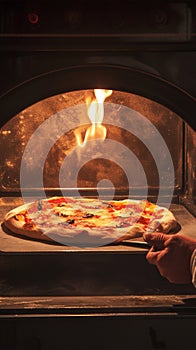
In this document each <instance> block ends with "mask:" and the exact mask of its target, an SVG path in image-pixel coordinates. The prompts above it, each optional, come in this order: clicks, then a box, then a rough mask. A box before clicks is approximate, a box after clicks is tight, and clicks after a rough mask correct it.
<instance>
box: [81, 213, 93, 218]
mask: <svg viewBox="0 0 196 350" xmlns="http://www.w3.org/2000/svg"><path fill="white" fill-rule="evenodd" d="M93 216H94V214H92V213H86V214H83V215H82V217H83V218H92V217H93Z"/></svg>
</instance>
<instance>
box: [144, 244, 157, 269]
mask: <svg viewBox="0 0 196 350" xmlns="http://www.w3.org/2000/svg"><path fill="white" fill-rule="evenodd" d="M159 253H160V252H159V251H154V247H152V248H151V249H150V250H149V251H148V253H147V254H146V259H147V261H148V262H149V264H152V265H156V264H157V259H158V256H159Z"/></svg>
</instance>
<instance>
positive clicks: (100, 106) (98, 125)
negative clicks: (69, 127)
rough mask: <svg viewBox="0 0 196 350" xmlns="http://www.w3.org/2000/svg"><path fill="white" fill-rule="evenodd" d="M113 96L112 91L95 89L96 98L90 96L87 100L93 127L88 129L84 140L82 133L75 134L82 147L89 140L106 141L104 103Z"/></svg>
mask: <svg viewBox="0 0 196 350" xmlns="http://www.w3.org/2000/svg"><path fill="white" fill-rule="evenodd" d="M111 94H112V90H104V89H94V95H95V97H94V98H92V97H91V96H88V97H87V98H86V105H87V112H88V117H89V119H90V121H91V125H90V126H89V127H88V128H87V130H86V132H85V136H84V139H83V140H82V135H81V134H80V133H78V132H76V133H75V136H76V141H77V144H78V145H79V146H80V147H84V146H85V145H86V143H87V141H89V140H94V139H101V140H105V138H106V135H107V129H106V127H105V126H104V125H102V122H103V118H104V101H105V99H106V98H107V97H109V96H111Z"/></svg>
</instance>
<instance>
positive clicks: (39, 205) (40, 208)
mask: <svg viewBox="0 0 196 350" xmlns="http://www.w3.org/2000/svg"><path fill="white" fill-rule="evenodd" d="M37 209H38V210H42V202H41V201H39V202H38V203H37Z"/></svg>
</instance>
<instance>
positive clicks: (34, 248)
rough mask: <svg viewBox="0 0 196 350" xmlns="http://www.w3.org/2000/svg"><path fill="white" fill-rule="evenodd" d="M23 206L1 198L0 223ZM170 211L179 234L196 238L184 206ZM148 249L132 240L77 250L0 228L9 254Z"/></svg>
mask: <svg viewBox="0 0 196 350" xmlns="http://www.w3.org/2000/svg"><path fill="white" fill-rule="evenodd" d="M21 204H23V202H22V199H21V198H16V197H2V198H0V222H1V224H2V223H3V218H4V215H5V214H6V213H7V212H8V211H9V210H11V209H13V208H14V207H17V206H19V205H21ZM170 210H171V211H172V212H173V213H174V215H175V217H176V219H177V221H178V223H179V224H180V226H181V229H180V231H179V233H183V234H186V235H187V236H190V237H194V238H196V219H195V218H194V216H192V215H191V214H190V213H189V211H188V210H187V209H186V208H185V207H184V206H182V205H179V204H172V205H171V207H170ZM134 241H142V239H140V238H139V239H134ZM146 249H147V248H144V247H141V248H140V247H138V246H136V247H134V246H132V245H131V240H129V241H126V242H121V243H120V244H118V245H108V246H104V247H96V248H85V249H84V248H76V247H69V246H61V245H57V244H49V243H43V242H37V241H34V240H28V239H25V238H20V237H15V236H13V235H11V234H8V233H6V232H5V231H4V230H3V228H2V225H1V227H0V251H1V252H5V253H6V252H7V253H9V252H10V253H14V252H20V253H22V252H57V251H73V250H74V251H75V250H76V251H78V250H79V251H99V252H100V251H101V252H102V251H105V252H107V251H108V252H112V251H130V252H132V251H133V252H136V251H137V252H144V251H146Z"/></svg>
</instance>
